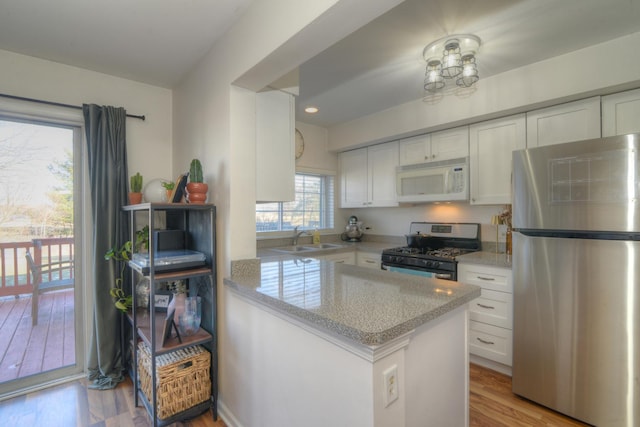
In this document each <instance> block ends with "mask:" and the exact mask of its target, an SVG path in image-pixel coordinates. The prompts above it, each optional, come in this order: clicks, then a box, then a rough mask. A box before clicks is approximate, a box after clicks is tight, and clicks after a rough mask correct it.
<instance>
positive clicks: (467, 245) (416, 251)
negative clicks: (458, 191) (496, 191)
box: [381, 222, 481, 280]
mask: <svg viewBox="0 0 640 427" xmlns="http://www.w3.org/2000/svg"><path fill="white" fill-rule="evenodd" d="M416 236H418V237H422V238H424V240H422V242H424V244H425V245H426V246H423V245H422V244H420V242H421V240H420V239H415V237H416ZM411 237H414V239H411ZM425 237H427V238H425ZM416 240H417V241H418V243H416ZM409 241H411V242H412V243H413V245H412V246H403V247H398V248H391V249H385V250H384V251H382V259H381V268H382V269H383V270H388V271H396V272H402V273H409V274H414V275H415V274H417V275H420V276H426V277H436V278H440V279H446V280H457V270H458V266H457V264H458V263H457V261H456V257H458V256H460V255H463V254H467V253H470V252H475V251H479V250H480V249H481V242H480V224H469V223H464V224H460V223H456V224H446V223H429V222H412V223H411V227H410V234H409V235H408V236H407V242H409ZM416 246H417V247H416Z"/></svg>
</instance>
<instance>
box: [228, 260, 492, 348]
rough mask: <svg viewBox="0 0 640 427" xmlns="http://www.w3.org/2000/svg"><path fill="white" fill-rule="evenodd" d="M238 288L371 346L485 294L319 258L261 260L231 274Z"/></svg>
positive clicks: (231, 281)
mask: <svg viewBox="0 0 640 427" xmlns="http://www.w3.org/2000/svg"><path fill="white" fill-rule="evenodd" d="M225 284H226V285H227V286H229V287H231V288H233V289H234V290H235V291H237V292H238V293H240V294H242V295H244V296H246V297H248V298H251V299H253V300H255V301H258V302H261V303H263V304H264V305H265V306H267V307H269V308H272V309H276V310H278V311H280V312H281V313H284V314H287V315H290V316H292V317H294V318H296V319H298V320H301V321H304V322H306V323H307V324H310V325H314V326H316V327H318V328H320V329H324V330H326V331H327V332H330V333H334V334H338V335H341V336H343V337H345V338H348V339H350V340H353V341H355V342H356V343H359V344H364V345H367V346H377V345H381V344H384V343H386V342H388V341H389V340H392V339H394V338H397V337H399V336H401V335H403V334H405V333H407V332H409V331H411V330H413V329H415V328H416V327H418V326H421V325H422V324H424V323H426V322H429V321H431V320H433V319H435V318H437V317H439V316H441V315H443V314H445V313H447V312H449V311H451V310H453V309H455V308H457V307H459V306H461V305H464V304H466V303H467V302H469V301H471V300H472V299H474V298H477V297H479V296H480V287H478V286H474V285H465V284H462V283H458V282H452V281H446V280H440V279H425V278H423V277H417V276H411V275H405V274H398V273H389V272H386V271H383V270H379V271H378V270H371V269H364V268H361V267H357V266H353V265H345V264H337V263H333V262H330V261H321V260H318V259H314V258H300V257H296V256H275V257H267V258H263V259H261V262H260V269H259V271H255V274H247V275H244V276H241V277H232V278H230V279H225Z"/></svg>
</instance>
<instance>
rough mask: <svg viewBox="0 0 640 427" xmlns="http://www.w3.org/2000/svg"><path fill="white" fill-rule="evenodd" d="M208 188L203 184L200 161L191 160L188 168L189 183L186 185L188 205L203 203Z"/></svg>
mask: <svg viewBox="0 0 640 427" xmlns="http://www.w3.org/2000/svg"><path fill="white" fill-rule="evenodd" d="M208 190H209V186H208V185H207V184H206V183H205V182H203V176H202V164H200V160H198V159H193V160H191V166H190V167H189V183H188V184H187V200H188V202H189V203H204V202H205V200H207V191H208Z"/></svg>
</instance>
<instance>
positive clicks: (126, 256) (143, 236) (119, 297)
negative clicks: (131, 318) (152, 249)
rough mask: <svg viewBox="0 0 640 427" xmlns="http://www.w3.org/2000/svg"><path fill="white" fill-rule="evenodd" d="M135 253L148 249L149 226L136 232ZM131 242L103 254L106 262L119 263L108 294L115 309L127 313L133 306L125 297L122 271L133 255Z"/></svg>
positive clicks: (127, 296) (128, 297)
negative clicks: (118, 269) (118, 271)
mask: <svg viewBox="0 0 640 427" xmlns="http://www.w3.org/2000/svg"><path fill="white" fill-rule="evenodd" d="M135 245H136V246H135V248H136V251H140V250H142V249H148V248H149V226H148V225H145V226H144V227H143V228H142V229H141V230H138V231H137V232H136V243H135ZM133 247H134V246H133V242H132V241H131V240H128V241H126V242H124V244H123V245H122V246H120V247H117V246H114V247H112V248H111V249H109V250H108V251H107V252H106V253H105V254H104V259H105V260H107V261H110V260H114V261H116V262H119V263H120V265H119V267H120V274H119V276H118V277H116V282H115V284H114V286H113V287H112V288H111V289H110V290H109V294H110V295H111V297H112V298H113V299H114V304H115V306H116V308H117V309H118V310H120V311H123V312H125V313H126V312H127V310H129V309H130V308H131V306H132V305H133V296H132V295H127V294H126V292H125V291H124V288H123V285H124V269H125V267H126V265H127V263H128V262H129V261H130V260H131V256H132V254H133Z"/></svg>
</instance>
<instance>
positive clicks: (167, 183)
mask: <svg viewBox="0 0 640 427" xmlns="http://www.w3.org/2000/svg"><path fill="white" fill-rule="evenodd" d="M162 186H163V187H164V190H165V193H166V194H167V199H166V201H167V202H169V203H172V202H173V200H172V196H173V189H174V188H176V183H175V182H171V181H162Z"/></svg>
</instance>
